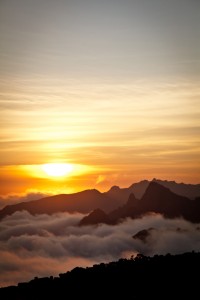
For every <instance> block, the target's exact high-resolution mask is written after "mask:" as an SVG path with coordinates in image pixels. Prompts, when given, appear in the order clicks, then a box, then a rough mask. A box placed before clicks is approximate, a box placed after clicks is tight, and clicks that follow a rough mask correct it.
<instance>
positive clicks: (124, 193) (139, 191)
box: [105, 178, 200, 205]
mask: <svg viewBox="0 0 200 300" xmlns="http://www.w3.org/2000/svg"><path fill="white" fill-rule="evenodd" d="M152 181H154V182H157V183H159V184H160V185H163V186H164V187H166V188H168V189H170V190H171V191H172V192H173V193H175V194H177V195H180V196H185V197H187V198H190V199H193V200H194V199H195V198H197V197H200V184H185V183H176V182H175V181H167V180H160V179H156V178H154V179H153V180H152ZM150 182H151V181H148V180H142V181H140V182H137V183H133V184H132V185H131V186H130V187H128V188H120V187H118V186H113V187H111V189H110V190H109V191H108V192H106V193H105V194H106V195H107V196H108V197H109V198H111V199H116V200H118V201H120V205H122V204H124V203H125V202H126V201H127V200H128V198H129V196H130V194H131V193H133V194H134V195H135V197H136V198H137V199H141V198H142V196H143V195H144V193H145V191H146V189H147V187H148V185H149V183H150ZM122 199H123V200H122Z"/></svg>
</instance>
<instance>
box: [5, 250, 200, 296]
mask: <svg viewBox="0 0 200 300" xmlns="http://www.w3.org/2000/svg"><path fill="white" fill-rule="evenodd" d="M199 268H200V253H194V252H192V253H185V254H181V255H174V256H173V255H170V254H168V255H166V256H158V255H156V256H154V257H145V256H143V255H138V256H137V257H136V258H134V259H133V258H132V259H129V260H127V259H120V260H119V261H118V262H111V263H109V264H103V263H101V264H99V265H94V266H93V267H91V268H86V269H84V268H75V269H73V270H72V271H71V272H67V273H65V274H60V275H59V277H58V278H53V277H50V278H48V277H47V278H41V279H38V278H35V279H34V280H32V281H30V282H28V283H21V284H19V285H18V286H17V287H7V288H2V289H0V299H7V300H8V299H12V300H24V299H26V300H33V299H34V300H36V299H37V300H38V299H43V300H44V299H57V300H59V299H72V297H73V299H78V298H77V297H78V296H81V298H82V299H100V297H102V299H107V298H108V297H111V296H112V298H111V299H114V297H116V298H117V299H119V297H120V298H121V299H144V297H148V299H174V298H175V297H177V299H181V297H184V299H197V298H196V297H197V295H198V294H199V279H198V275H197V274H198V271H199Z"/></svg>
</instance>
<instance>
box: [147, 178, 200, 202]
mask: <svg viewBox="0 0 200 300" xmlns="http://www.w3.org/2000/svg"><path fill="white" fill-rule="evenodd" d="M152 181H154V182H157V183H159V184H160V185H163V186H164V187H166V188H168V189H170V190H171V191H172V192H174V193H175V194H177V195H180V196H185V197H187V198H190V199H192V200H194V199H195V198H197V197H200V184H185V183H177V182H175V181H167V180H160V179H156V178H154V179H153V180H152Z"/></svg>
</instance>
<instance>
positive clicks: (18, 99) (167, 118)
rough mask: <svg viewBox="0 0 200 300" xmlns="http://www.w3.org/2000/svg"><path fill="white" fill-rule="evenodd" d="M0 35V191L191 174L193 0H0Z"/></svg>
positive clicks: (197, 10)
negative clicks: (65, 169)
mask: <svg viewBox="0 0 200 300" xmlns="http://www.w3.org/2000/svg"><path fill="white" fill-rule="evenodd" d="M0 40H1V43H0V122H1V131H0V138H1V144H0V164H1V173H0V176H1V178H0V180H1V182H2V183H3V185H2V187H1V189H2V190H1V191H0V194H1V193H2V194H3V193H9V192H12V193H13V192H19V191H20V192H23V191H26V190H27V189H36V190H38V189H42V190H45V189H48V188H47V187H48V185H49V182H48V181H47V179H46V181H45V179H44V178H37V176H35V177H34V175H33V173H32V174H31V168H30V170H29V171H30V172H28V173H27V172H25V171H23V172H22V170H23V166H24V165H28V166H29V165H33V167H34V166H37V165H40V164H44V163H48V162H69V163H74V164H78V165H83V166H86V167H87V168H88V169H87V170H88V172H86V174H81V175H80V174H79V175H77V176H73V177H71V178H67V179H66V180H65V181H62V182H58V181H56V183H54V182H51V186H53V185H55V186H56V188H57V189H58V190H59V189H60V190H66V191H72V190H78V189H82V188H86V187H96V188H99V189H105V188H107V187H108V186H110V185H112V184H119V185H120V184H121V185H128V184H131V183H132V182H133V181H135V180H140V179H142V178H149V179H150V178H152V177H154V176H156V177H161V178H163V179H175V180H177V181H185V182H194V183H195V182H196V183H197V182H199V174H200V155H199V153H200V143H199V142H200V138H199V136H200V100H199V97H200V68H199V67H200V1H199V0H168V1H166V0H99V1H97V0H96V1H95V0H69V1H67V0H56V1H54V0H0ZM10 189H12V190H10Z"/></svg>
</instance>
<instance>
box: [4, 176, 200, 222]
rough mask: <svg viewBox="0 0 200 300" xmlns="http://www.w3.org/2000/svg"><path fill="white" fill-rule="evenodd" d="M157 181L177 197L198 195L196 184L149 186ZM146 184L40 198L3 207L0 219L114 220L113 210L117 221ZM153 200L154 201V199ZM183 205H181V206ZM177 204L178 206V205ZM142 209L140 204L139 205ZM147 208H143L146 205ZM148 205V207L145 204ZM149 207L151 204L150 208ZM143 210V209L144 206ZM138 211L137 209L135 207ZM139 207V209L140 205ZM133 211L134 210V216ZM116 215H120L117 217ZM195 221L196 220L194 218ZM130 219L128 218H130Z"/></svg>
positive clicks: (143, 182) (196, 202) (147, 182)
mask: <svg viewBox="0 0 200 300" xmlns="http://www.w3.org/2000/svg"><path fill="white" fill-rule="evenodd" d="M158 181H159V184H160V185H162V186H163V185H165V186H169V188H170V190H171V191H174V190H177V191H178V193H179V194H180V195H181V194H183V193H184V192H185V193H186V195H190V196H192V197H194V196H196V197H198V196H199V195H200V184H199V185H191V184H190V185H187V184H177V183H175V182H172V181H162V180H157V179H154V180H153V182H155V183H157V182H158ZM149 184H150V182H149V181H147V180H143V181H141V182H138V183H134V184H132V185H131V186H130V187H129V188H122V189H121V188H119V187H117V186H114V187H112V188H111V189H110V190H109V191H108V192H105V193H100V192H99V191H97V190H95V189H93V190H86V191H82V192H79V193H74V194H61V195H55V196H50V197H46V198H42V199H39V200H33V201H29V202H21V203H18V204H13V205H7V206H6V207H4V208H3V209H2V210H0V219H2V218H3V217H5V216H7V215H11V214H13V213H14V212H16V211H22V210H26V211H28V212H29V213H31V214H42V213H45V214H53V213H56V212H64V211H67V212H81V213H89V212H91V211H92V210H94V209H97V208H99V209H102V210H104V211H105V212H106V213H108V212H111V211H113V210H116V211H115V212H112V214H113V217H112V218H113V220H114V219H115V217H114V215H117V214H118V213H117V211H119V209H117V207H120V206H121V208H120V210H121V211H122V210H123V213H122V212H121V217H124V216H128V214H129V212H130V211H132V210H130V209H128V208H127V204H126V202H127V200H128V199H129V196H130V194H131V193H133V194H134V195H135V196H136V198H137V199H140V198H141V200H142V199H143V196H144V194H145V191H146V189H147V188H148V186H149ZM154 200H155V199H154ZM193 201H194V203H193V204H192V205H193V206H194V208H195V207H197V206H198V205H199V204H198V203H199V201H198V199H197V200H193ZM182 204H183V203H182ZM182 204H181V205H182ZM143 205H144V203H143ZM146 205H147V204H146ZM148 205H149V204H148ZM151 205H152V204H151ZM144 206H145V205H144ZM137 207H139V206H137ZM140 207H142V205H140ZM136 211H137V210H135V212H136ZM119 214H120V213H119ZM187 214H188V216H189V215H191V214H193V209H192V211H190V210H189V211H188V212H187ZM196 215H197V219H198V214H197V213H196ZM130 216H131V215H130Z"/></svg>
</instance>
